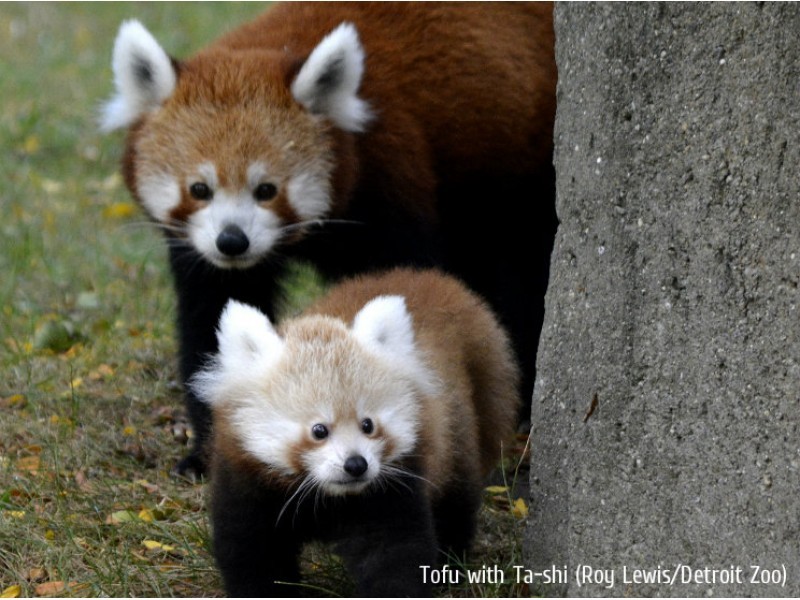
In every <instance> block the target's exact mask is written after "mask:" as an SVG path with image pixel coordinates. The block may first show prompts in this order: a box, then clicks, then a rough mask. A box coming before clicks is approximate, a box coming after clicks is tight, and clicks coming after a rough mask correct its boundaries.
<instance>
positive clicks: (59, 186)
mask: <svg viewBox="0 0 800 600" xmlns="http://www.w3.org/2000/svg"><path fill="white" fill-rule="evenodd" d="M42 189H43V190H44V191H45V192H47V193H48V194H58V193H59V192H61V191H62V190H63V189H64V183H63V182H61V181H56V180H54V179H42Z"/></svg>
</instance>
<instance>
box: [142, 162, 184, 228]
mask: <svg viewBox="0 0 800 600" xmlns="http://www.w3.org/2000/svg"><path fill="white" fill-rule="evenodd" d="M136 187H137V191H138V193H139V197H140V198H141V200H142V204H143V205H144V208H145V209H146V210H147V212H148V213H149V214H150V216H152V217H153V218H154V219H155V220H156V221H158V222H160V223H164V224H169V220H170V219H169V215H170V213H171V212H172V211H173V210H174V209H175V208H177V206H178V205H179V204H180V203H181V189H180V184H179V183H178V180H177V179H175V178H174V177H172V176H170V175H167V174H166V173H156V174H152V175H142V176H140V177H139V179H138V181H137V182H136Z"/></svg>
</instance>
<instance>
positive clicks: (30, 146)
mask: <svg viewBox="0 0 800 600" xmlns="http://www.w3.org/2000/svg"><path fill="white" fill-rule="evenodd" d="M40 146H41V143H40V142H39V137H38V136H36V135H29V136H28V137H26V138H25V141H24V142H23V143H22V151H23V152H25V154H36V153H37V152H38V151H39V147H40Z"/></svg>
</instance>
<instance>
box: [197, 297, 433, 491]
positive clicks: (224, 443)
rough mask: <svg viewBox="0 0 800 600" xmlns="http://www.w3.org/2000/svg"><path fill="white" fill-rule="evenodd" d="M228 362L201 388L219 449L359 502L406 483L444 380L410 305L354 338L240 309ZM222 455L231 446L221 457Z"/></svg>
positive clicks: (380, 316)
mask: <svg viewBox="0 0 800 600" xmlns="http://www.w3.org/2000/svg"><path fill="white" fill-rule="evenodd" d="M218 338H219V354H218V356H217V357H216V359H215V362H214V363H213V364H212V365H211V366H210V367H209V368H208V369H206V370H205V371H203V372H202V373H200V374H199V375H198V376H197V377H196V378H195V379H194V383H193V387H194V389H195V390H196V391H197V392H198V395H199V396H200V397H201V398H203V399H204V400H205V401H206V402H208V403H209V404H210V405H211V406H212V408H213V411H214V427H215V431H217V434H218V435H222V436H228V438H229V439H218V440H217V442H218V447H228V448H233V449H234V450H233V452H232V453H233V455H234V456H237V455H241V453H245V454H246V455H247V456H248V458H249V459H250V460H251V461H252V459H255V460H256V461H258V462H259V463H260V464H262V465H263V466H264V469H265V471H266V472H268V473H271V474H274V475H278V476H283V477H286V478H289V479H293V480H302V482H303V483H302V488H305V489H308V490H309V491H310V490H313V489H316V490H318V491H321V492H323V493H325V494H328V495H343V494H352V493H359V492H361V491H363V490H365V489H366V488H368V487H369V486H371V485H374V484H376V483H378V482H380V481H382V480H383V481H385V480H388V479H391V478H392V477H395V476H397V475H398V474H399V473H401V467H400V463H401V462H402V459H403V458H404V457H407V456H408V455H409V454H413V452H414V449H415V447H416V445H417V439H418V430H419V427H420V423H419V420H420V412H421V408H420V402H421V395H423V394H433V393H435V391H436V385H437V384H436V381H435V378H434V377H433V375H432V374H431V372H430V371H429V370H428V369H427V368H426V367H425V365H424V363H423V360H422V357H421V356H420V353H419V350H418V349H417V347H416V345H415V342H414V332H413V328H412V323H411V317H410V315H409V314H408V312H407V311H406V308H405V302H404V300H403V298H401V297H399V296H381V297H378V298H375V299H374V300H372V301H370V302H369V303H367V304H366V305H365V306H364V308H363V309H362V310H361V311H360V312H359V313H358V315H357V316H356V317H355V319H354V322H353V324H352V326H351V327H348V326H347V325H346V324H345V323H343V322H342V321H340V320H338V319H333V318H330V317H324V316H308V317H303V318H300V319H296V320H294V321H290V322H289V323H287V324H286V326H285V327H284V328H283V333H282V334H279V333H278V332H276V331H275V329H274V328H273V327H272V325H271V324H270V322H269V320H268V319H267V317H266V316H264V315H263V314H262V313H261V312H259V311H258V310H256V309H254V308H251V307H249V306H246V305H243V304H239V303H236V302H234V301H231V302H229V304H228V306H227V307H226V309H225V311H224V313H223V315H222V318H221V320H220V325H219V331H218ZM220 444H221V446H220Z"/></svg>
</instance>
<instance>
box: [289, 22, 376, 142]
mask: <svg viewBox="0 0 800 600" xmlns="http://www.w3.org/2000/svg"><path fill="white" fill-rule="evenodd" d="M363 74H364V49H363V48H362V46H361V42H360V41H359V39H358V31H356V28H355V26H354V25H353V24H352V23H342V24H341V25H339V26H338V27H337V28H336V29H334V30H333V31H331V32H330V33H329V34H328V35H327V36H325V38H324V39H323V40H322V41H321V42H320V43H319V44H318V45H317V47H316V48H314V50H313V51H312V52H311V54H310V55H309V57H308V59H307V60H306V62H305V64H304V65H303V66H302V68H301V69H300V72H299V73H298V74H297V77H296V78H295V80H294V83H292V95H293V96H294V98H295V100H297V101H298V102H299V103H300V104H302V105H303V106H304V107H306V109H307V110H308V111H309V112H311V113H314V114H319V115H323V116H326V117H328V118H329V119H331V120H332V121H333V122H334V123H335V124H336V125H337V126H339V127H341V128H342V129H344V130H345V131H353V132H358V131H362V130H363V129H364V126H365V125H366V124H367V122H368V121H369V119H370V117H371V114H370V110H369V106H368V105H367V103H366V102H364V101H363V100H362V99H361V98H359V97H358V96H357V95H356V94H357V92H358V86H359V85H360V84H361V76H362V75H363Z"/></svg>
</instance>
